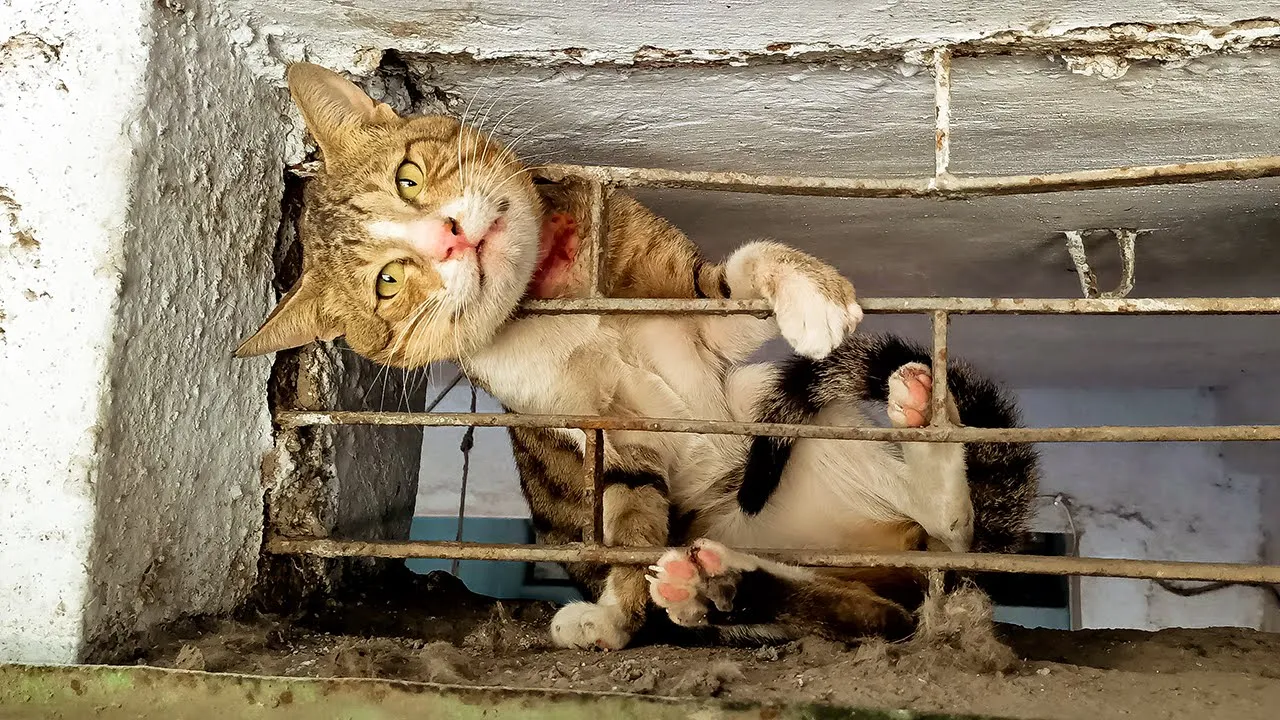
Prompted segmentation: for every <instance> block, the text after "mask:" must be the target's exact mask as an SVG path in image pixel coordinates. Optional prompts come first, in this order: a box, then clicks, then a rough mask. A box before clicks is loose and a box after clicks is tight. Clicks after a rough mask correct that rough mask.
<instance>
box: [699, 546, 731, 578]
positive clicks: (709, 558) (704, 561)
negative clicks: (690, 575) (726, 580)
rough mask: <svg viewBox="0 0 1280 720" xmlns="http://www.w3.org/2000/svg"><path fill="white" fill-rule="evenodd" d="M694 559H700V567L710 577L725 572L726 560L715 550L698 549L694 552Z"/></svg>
mask: <svg viewBox="0 0 1280 720" xmlns="http://www.w3.org/2000/svg"><path fill="white" fill-rule="evenodd" d="M694 557H696V558H697V559H698V565H699V566H700V567H701V568H702V569H703V570H704V571H705V572H706V573H707V574H708V575H719V574H720V573H721V572H723V571H724V559H723V558H721V557H720V554H719V553H717V552H715V551H714V550H710V549H708V548H698V549H697V550H696V551H694Z"/></svg>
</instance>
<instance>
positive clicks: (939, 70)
mask: <svg viewBox="0 0 1280 720" xmlns="http://www.w3.org/2000/svg"><path fill="white" fill-rule="evenodd" d="M933 110H934V130H933V144H934V155H933V175H934V177H935V178H938V179H941V178H944V177H947V176H950V174H951V49H950V48H938V49H937V50H935V51H933Z"/></svg>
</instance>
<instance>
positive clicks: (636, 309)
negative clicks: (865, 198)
mask: <svg viewBox="0 0 1280 720" xmlns="http://www.w3.org/2000/svg"><path fill="white" fill-rule="evenodd" d="M858 304H859V305H860V306H861V307H862V310H863V312H865V313H870V314H894V313H932V312H946V313H950V314H952V315H1274V314H1278V313H1280V297H1202V298H1092V299H1088V298H964V297H940V298H930V297H897V298H893V297H881V298H875V297H871V298H859V299H858ZM521 312H522V313H524V314H528V315H601V314H616V315H674V314H681V315H756V316H759V317H768V316H769V315H770V314H771V313H772V311H771V309H770V306H769V303H768V302H767V301H765V300H676V299H670V298H586V299H581V300H532V301H527V302H525V303H524V304H523V305H522V306H521Z"/></svg>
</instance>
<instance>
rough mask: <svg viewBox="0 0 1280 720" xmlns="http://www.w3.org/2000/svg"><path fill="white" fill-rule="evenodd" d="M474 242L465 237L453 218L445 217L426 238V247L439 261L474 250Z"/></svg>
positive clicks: (464, 233)
mask: <svg viewBox="0 0 1280 720" xmlns="http://www.w3.org/2000/svg"><path fill="white" fill-rule="evenodd" d="M476 244H477V243H475V242H472V241H471V239H470V238H468V237H467V234H466V232H464V231H463V229H462V226H461V225H459V224H458V221H457V220H454V219H453V218H446V219H445V221H444V222H443V223H441V224H440V225H439V226H437V227H436V228H435V231H434V233H433V234H432V237H429V238H428V239H427V247H428V248H429V250H430V254H431V256H432V257H433V258H435V259H436V260H440V261H444V260H451V259H453V258H458V257H462V256H463V255H465V254H466V253H468V252H472V251H474V250H475V249H476Z"/></svg>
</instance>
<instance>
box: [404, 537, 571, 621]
mask: <svg viewBox="0 0 1280 720" xmlns="http://www.w3.org/2000/svg"><path fill="white" fill-rule="evenodd" d="M457 532H458V519H457V518H452V517H415V518H414V519H413V524H412V525H411V526H410V528H409V539H411V540H426V541H440V540H455V539H457ZM462 539H463V540H464V541H465V542H484V543H507V544H513V545H524V544H531V543H533V539H534V538H533V528H532V527H531V526H530V524H529V521H528V520H525V519H523V518H467V520H466V523H465V524H464V525H463V526H462ZM452 564H453V561H452V560H426V559H413V560H406V561H405V565H407V566H408V568H409V569H410V570H412V571H414V572H416V573H422V574H426V573H429V572H431V571H433V570H443V571H445V572H448V571H449V568H450V567H451V566H452ZM529 569H530V563H523V562H498V561H492V560H488V561H486V560H463V561H461V562H459V563H458V578H459V579H460V580H462V582H463V583H464V584H465V585H466V586H467V588H469V589H470V590H471V591H472V592H475V593H479V594H481V595H488V596H489V597H494V598H499V599H501V600H517V599H518V600H550V601H553V602H559V603H565V602H571V601H573V600H579V599H581V596H580V595H579V594H578V592H577V591H576V590H574V589H573V588H570V587H558V586H553V585H536V584H535V585H530V584H527V583H526V579H527V578H528V577H529Z"/></svg>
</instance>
